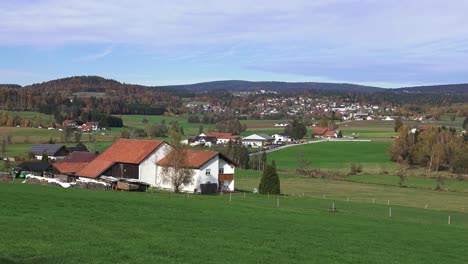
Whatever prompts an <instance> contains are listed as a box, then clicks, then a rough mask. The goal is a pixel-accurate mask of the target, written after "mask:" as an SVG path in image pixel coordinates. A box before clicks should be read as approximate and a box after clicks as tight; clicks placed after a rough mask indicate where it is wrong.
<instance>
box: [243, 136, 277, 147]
mask: <svg viewBox="0 0 468 264" xmlns="http://www.w3.org/2000/svg"><path fill="white" fill-rule="evenodd" d="M273 140H274V138H273V137H271V136H269V135H266V134H253V135H250V136H247V137H244V138H242V144H244V145H245V146H247V147H252V148H258V147H263V146H266V145H270V144H271V143H272V142H273Z"/></svg>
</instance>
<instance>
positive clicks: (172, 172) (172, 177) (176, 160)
mask: <svg viewBox="0 0 468 264" xmlns="http://www.w3.org/2000/svg"><path fill="white" fill-rule="evenodd" d="M172 138H173V141H172V143H171V146H172V151H171V152H170V153H169V155H168V156H167V158H168V163H167V164H166V166H164V167H163V168H162V172H161V174H162V178H163V181H164V182H166V183H170V184H171V186H172V188H173V190H174V192H176V193H179V192H180V191H181V189H182V186H183V185H188V184H190V183H192V181H193V174H194V171H193V169H191V168H190V167H189V164H188V161H187V149H186V146H185V145H184V144H182V143H180V140H181V136H180V134H178V133H177V132H172Z"/></svg>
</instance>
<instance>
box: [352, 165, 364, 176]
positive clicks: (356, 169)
mask: <svg viewBox="0 0 468 264" xmlns="http://www.w3.org/2000/svg"><path fill="white" fill-rule="evenodd" d="M361 172H362V165H361V164H359V163H358V164H356V163H351V170H350V172H349V175H356V174H358V173H361Z"/></svg>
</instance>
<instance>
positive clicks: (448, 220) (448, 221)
mask: <svg viewBox="0 0 468 264" xmlns="http://www.w3.org/2000/svg"><path fill="white" fill-rule="evenodd" d="M448 224H449V225H450V215H449V216H448Z"/></svg>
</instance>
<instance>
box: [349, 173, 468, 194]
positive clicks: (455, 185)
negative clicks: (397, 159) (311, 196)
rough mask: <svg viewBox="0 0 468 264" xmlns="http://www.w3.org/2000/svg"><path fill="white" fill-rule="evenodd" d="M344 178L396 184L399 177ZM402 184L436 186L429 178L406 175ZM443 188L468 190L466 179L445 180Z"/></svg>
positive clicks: (360, 176)
mask: <svg viewBox="0 0 468 264" xmlns="http://www.w3.org/2000/svg"><path fill="white" fill-rule="evenodd" d="M346 180H347V181H352V182H362V183H373V184H385V185H394V186H398V182H399V180H400V178H399V177H398V176H394V175H353V176H349V177H346ZM404 184H405V186H408V187H413V188H424V189H434V188H435V186H436V180H435V179H429V178H418V177H407V178H406V180H405V183H404ZM444 188H446V189H447V190H449V191H466V192H468V181H457V180H445V181H444Z"/></svg>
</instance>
